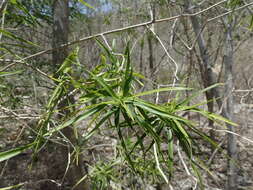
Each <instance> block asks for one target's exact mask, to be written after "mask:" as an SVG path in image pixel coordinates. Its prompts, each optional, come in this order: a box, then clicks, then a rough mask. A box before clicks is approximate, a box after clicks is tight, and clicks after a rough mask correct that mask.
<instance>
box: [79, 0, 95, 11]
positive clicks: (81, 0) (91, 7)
mask: <svg viewBox="0 0 253 190" xmlns="http://www.w3.org/2000/svg"><path fill="white" fill-rule="evenodd" d="M79 2H80V3H82V4H83V5H84V6H86V7H89V8H90V9H94V10H95V8H94V7H93V6H91V5H90V4H89V3H87V2H86V1H84V0H79Z"/></svg>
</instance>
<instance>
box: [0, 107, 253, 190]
mask: <svg viewBox="0 0 253 190" xmlns="http://www.w3.org/2000/svg"><path fill="white" fill-rule="evenodd" d="M235 112H236V113H235V116H236V121H235V122H236V123H238V124H239V126H238V127H236V132H237V134H240V136H238V147H239V153H238V162H237V163H236V164H237V166H238V183H239V189H238V190H253V159H252V158H253V130H252V129H253V119H251V118H253V117H252V116H253V112H252V111H251V108H249V107H247V106H239V107H238V108H237V110H236V111H235ZM200 124H201V125H202V126H204V130H206V132H208V127H206V128H205V126H206V125H205V123H203V121H200ZM218 128H219V130H218ZM10 131H12V133H6V134H7V136H5V138H3V137H1V139H2V140H0V144H1V146H2V148H3V149H6V148H7V147H9V148H10V145H11V142H12V136H13V135H14V134H15V133H14V132H13V130H10ZM3 139H5V141H3ZM6 139H7V141H6ZM216 140H217V141H218V142H219V143H220V144H221V147H222V148H224V149H226V132H225V131H224V129H221V128H220V127H217V131H216ZM8 143H9V144H8ZM202 146H203V147H202V150H204V151H203V152H202V153H201V155H199V157H200V158H201V159H204V160H206V161H207V162H208V160H209V162H210V167H209V171H210V173H209V174H208V172H205V171H203V170H202V178H203V182H204V184H205V188H206V189H207V190H223V189H225V184H226V178H227V174H226V173H227V156H226V151H223V152H219V151H217V153H216V154H214V153H213V152H212V151H211V149H210V146H209V145H207V144H205V143H202ZM40 154H41V155H42V156H39V157H38V160H36V162H33V160H32V152H25V153H22V154H20V155H19V156H16V157H14V158H12V159H10V160H8V161H7V162H2V163H1V164H0V172H1V173H0V188H1V187H6V186H10V185H16V184H19V183H25V185H24V186H23V187H21V188H20V189H21V190H22V189H24V190H51V189H52V190H57V189H63V190H65V189H68V188H67V186H66V187H64V188H60V186H59V185H60V183H61V181H60V180H58V181H53V180H51V179H48V171H47V168H48V167H47V165H48V163H53V162H54V160H56V159H61V158H59V157H58V158H57V156H56V157H55V155H57V154H55V152H54V151H52V152H49V151H48V150H47V151H42V152H41V153H40ZM100 154H101V156H103V155H102V153H100ZM59 155H61V154H58V156H59ZM107 156H108V155H107ZM213 156H214V157H213ZM210 158H211V160H210ZM207 162H206V163H207ZM174 167H175V172H174V176H173V177H172V180H171V186H172V187H173V189H174V190H190V189H191V188H193V189H194V186H195V184H196V183H195V182H196V181H195V178H194V177H192V176H189V175H187V172H186V171H185V169H184V167H183V165H182V163H181V162H180V159H178V162H177V163H176V164H175V166H174ZM55 169H56V170H57V168H55ZM59 171H60V170H59ZM190 172H191V171H190ZM170 188H171V187H169V186H168V185H165V184H164V185H160V186H159V187H155V186H154V185H152V184H149V185H147V184H141V186H140V187H139V189H143V190H146V189H147V190H148V189H150V190H155V189H161V190H165V189H170ZM129 189H130V188H129ZM196 189H198V188H196Z"/></svg>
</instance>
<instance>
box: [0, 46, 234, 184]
mask: <svg viewBox="0 0 253 190" xmlns="http://www.w3.org/2000/svg"><path fill="white" fill-rule="evenodd" d="M97 42H98V43H99V45H100V46H101V48H102V49H103V50H104V53H102V54H101V58H100V64H98V65H97V66H96V67H95V68H94V69H93V70H91V71H89V70H87V69H86V68H85V67H84V66H83V65H81V64H80V63H79V60H78V49H76V50H75V51H73V52H72V53H71V54H70V55H69V56H68V58H66V60H65V61H64V63H63V64H62V66H61V67H60V68H59V70H58V71H57V78H55V79H54V81H55V82H57V86H56V87H55V89H54V91H53V93H52V95H51V98H50V99H49V101H48V104H47V106H46V111H45V114H44V115H43V116H42V118H41V119H40V122H39V125H38V135H37V138H36V139H35V141H34V142H33V143H32V144H29V145H26V146H24V147H21V148H17V149H14V150H10V151H7V152H3V153H0V160H1V161H3V160H6V159H9V158H10V157H12V156H15V155H17V154H19V153H20V152H22V151H23V150H25V149H26V148H30V147H31V146H32V147H33V148H34V150H35V153H36V152H37V151H38V150H39V149H40V148H41V147H42V145H43V144H45V143H46V142H48V140H50V139H51V137H52V136H53V135H55V134H57V133H60V131H61V130H62V129H63V128H65V127H69V126H73V129H74V130H77V129H78V126H79V125H80V122H81V121H83V120H88V121H89V124H88V125H87V129H89V130H88V131H89V132H87V133H86V134H83V135H82V136H81V137H78V136H76V137H77V138H78V142H79V144H78V145H77V146H78V147H75V148H74V150H75V153H76V154H79V153H80V150H82V148H83V147H85V145H86V143H87V142H88V141H89V140H90V139H91V138H92V137H93V136H94V135H95V134H97V132H99V131H100V130H102V129H103V130H113V131H114V133H115V134H117V139H118V141H119V145H118V146H119V147H120V148H118V157H121V158H122V159H123V160H125V161H126V163H127V165H128V166H129V167H130V168H131V170H132V171H133V172H135V173H136V174H140V175H143V174H144V173H145V172H147V171H145V169H146V170H149V171H148V172H151V170H152V169H153V171H152V172H151V173H153V174H155V175H160V177H162V178H164V180H165V181H167V182H168V178H167V176H171V175H173V162H174V160H173V157H174V151H173V149H174V144H175V141H179V144H180V146H181V149H182V150H183V151H184V152H185V154H186V155H187V158H188V162H189V164H190V165H191V166H192V169H193V170H194V171H195V172H196V175H197V176H198V175H199V174H198V169H197V161H196V160H197V159H195V158H194V153H195V151H194V150H195V147H196V144H198V143H197V142H195V140H194V139H193V138H192V134H193V133H195V134H197V135H199V136H201V138H203V139H204V140H206V141H208V142H209V143H211V144H212V145H213V146H216V144H215V142H213V141H212V140H211V139H210V138H209V137H208V136H207V135H206V134H204V133H203V132H202V131H201V129H198V128H196V127H195V126H194V122H193V121H190V120H187V119H186V118H184V117H182V116H181V115H180V113H182V112H197V113H199V114H201V115H203V116H205V117H207V118H209V119H212V120H214V121H222V122H227V123H230V124H233V125H234V123H232V122H230V121H228V120H226V119H225V118H223V117H221V116H218V115H215V114H213V113H208V112H206V111H204V110H201V109H199V108H198V107H199V105H201V104H204V103H200V104H196V105H190V106H189V105H188V103H189V102H190V101H191V100H192V99H193V98H195V97H196V96H198V95H200V94H201V93H203V92H205V91H207V90H210V89H211V88H213V87H216V86H217V85H219V84H216V85H213V86H211V87H209V88H206V89H204V90H201V91H199V92H196V93H193V94H192V96H190V97H188V98H186V99H185V98H182V97H180V92H182V91H185V90H192V89H190V88H186V87H169V88H159V89H154V90H150V91H145V92H137V87H136V85H137V84H141V82H140V81H139V79H143V78H144V77H143V76H142V75H141V74H139V73H136V72H134V69H133V67H132V64H131V59H130V50H129V44H128V45H127V46H126V48H125V51H124V53H123V54H119V53H115V52H112V51H111V50H109V49H108V48H107V47H106V46H104V45H103V44H102V43H101V42H100V41H97ZM77 71H78V72H80V71H82V72H83V73H84V74H85V75H86V77H80V76H76V75H75V73H76V72H77ZM84 74H82V75H84ZM73 89H74V90H75V91H78V92H79V94H80V96H79V98H78V99H77V100H76V102H75V103H74V104H73V103H72V102H71V101H70V102H69V105H68V106H66V107H65V108H64V109H69V110H71V114H70V115H67V116H66V117H64V118H63V119H62V121H58V122H57V121H55V117H54V116H55V115H57V114H58V112H59V110H57V105H58V104H60V103H61V101H62V99H66V98H68V97H69V96H70V94H68V92H69V90H73ZM163 91H176V92H177V93H178V95H177V96H176V97H175V98H174V100H172V101H171V102H169V103H166V104H154V103H152V102H149V101H147V100H146V99H145V96H147V95H150V94H154V93H157V92H163ZM74 107H75V109H73V108H74ZM162 144H166V145H167V150H166V151H162V149H161V145H162ZM72 155H74V154H72ZM150 158H152V159H150ZM140 160H147V161H148V160H149V161H148V162H147V163H143V162H140ZM150 160H153V162H150ZM148 163H150V164H148ZM145 164H147V165H145ZM113 166H114V164H109V167H108V164H105V165H103V163H102V166H98V165H97V166H96V167H95V170H94V171H96V172H94V173H93V174H94V176H93V178H94V179H99V181H100V186H101V187H106V183H108V181H110V180H112V179H113V177H112V175H111V174H112V171H113V170H112V169H113ZM200 182H201V180H200Z"/></svg>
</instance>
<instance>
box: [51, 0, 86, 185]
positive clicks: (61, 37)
mask: <svg viewBox="0 0 253 190" xmlns="http://www.w3.org/2000/svg"><path fill="white" fill-rule="evenodd" d="M68 4H69V1H68V0H55V1H54V3H53V44H52V47H53V48H57V47H59V46H60V45H62V44H65V43H67V42H68V33H69V6H68ZM52 56H53V64H54V68H55V71H57V70H58V68H59V67H60V66H61V64H62V63H63V61H64V59H65V58H66V57H67V56H68V48H67V47H66V48H61V49H55V50H54V51H53V55H52ZM56 77H57V76H56ZM69 102H70V103H72V104H73V103H74V98H73V96H72V97H69V99H66V100H65V101H62V103H60V105H59V109H60V110H61V108H63V107H66V106H68V104H69ZM69 113H70V110H67V109H64V111H62V112H61V114H60V115H63V116H67V115H68V114H69ZM60 117H61V116H60ZM60 119H61V118H60ZM62 133H63V134H64V136H65V137H67V138H68V139H69V141H70V142H71V143H72V144H74V145H76V144H77V139H76V137H75V134H74V131H73V130H72V127H71V126H69V127H66V128H64V129H63V130H62ZM60 151H61V156H62V160H59V164H60V166H59V167H57V168H62V169H64V170H65V168H66V167H67V163H68V154H69V153H71V152H72V151H73V150H72V147H70V146H69V147H61V150H60ZM78 157H79V158H78V163H76V162H73V160H72V159H71V165H70V168H69V171H68V173H67V180H68V182H69V183H70V184H71V185H72V186H74V185H75V184H76V183H77V182H78V181H79V180H80V179H81V178H82V177H83V172H82V167H81V166H82V165H81V164H82V163H81V161H82V160H81V158H80V156H78ZM56 164H58V163H56ZM64 170H63V172H62V177H63V175H64ZM54 172H58V171H49V175H53V173H54ZM75 189H76V190H87V189H89V188H88V184H80V185H79V186H78V187H76V188H75Z"/></svg>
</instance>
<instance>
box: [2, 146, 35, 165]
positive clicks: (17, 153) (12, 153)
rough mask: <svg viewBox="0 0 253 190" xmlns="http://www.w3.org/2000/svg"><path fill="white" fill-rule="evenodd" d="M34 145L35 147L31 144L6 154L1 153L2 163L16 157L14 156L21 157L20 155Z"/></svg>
mask: <svg viewBox="0 0 253 190" xmlns="http://www.w3.org/2000/svg"><path fill="white" fill-rule="evenodd" d="M33 145H34V143H31V144H28V145H25V146H21V147H18V148H14V149H11V150H7V151H5V152H1V153H0V162H3V161H5V160H8V159H10V158H12V157H14V156H17V155H19V154H20V153H22V152H24V151H25V150H27V149H29V148H31V147H32V146H33Z"/></svg>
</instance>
